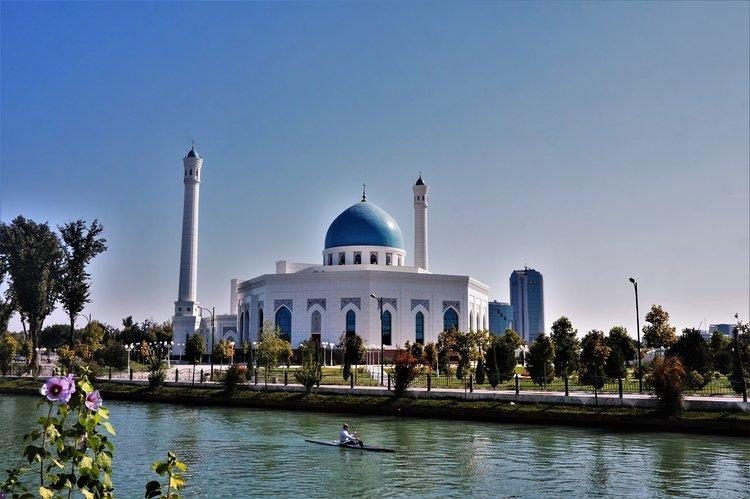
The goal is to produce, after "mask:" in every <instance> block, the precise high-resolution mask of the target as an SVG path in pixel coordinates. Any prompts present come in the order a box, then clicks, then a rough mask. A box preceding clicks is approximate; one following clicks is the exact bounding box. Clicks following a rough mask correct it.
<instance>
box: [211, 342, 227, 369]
mask: <svg viewBox="0 0 750 499" xmlns="http://www.w3.org/2000/svg"><path fill="white" fill-rule="evenodd" d="M229 352H230V347H229V342H228V341H226V340H219V341H217V342H216V343H214V349H213V351H212V352H211V355H213V358H214V363H216V361H217V360H218V361H219V365H220V366H221V367H224V361H225V360H227V359H228V358H229Z"/></svg>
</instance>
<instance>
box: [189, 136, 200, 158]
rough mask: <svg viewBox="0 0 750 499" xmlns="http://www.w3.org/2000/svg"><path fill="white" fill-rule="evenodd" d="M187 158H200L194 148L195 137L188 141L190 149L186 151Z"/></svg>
mask: <svg viewBox="0 0 750 499" xmlns="http://www.w3.org/2000/svg"><path fill="white" fill-rule="evenodd" d="M187 157H188V158H200V156H199V155H198V151H196V150H195V139H192V140H191V141H190V150H189V151H188V153H187Z"/></svg>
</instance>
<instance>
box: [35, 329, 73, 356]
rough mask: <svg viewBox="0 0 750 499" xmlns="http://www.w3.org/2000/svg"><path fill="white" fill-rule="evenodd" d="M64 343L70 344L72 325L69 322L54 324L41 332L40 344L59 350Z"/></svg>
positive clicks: (43, 346)
mask: <svg viewBox="0 0 750 499" xmlns="http://www.w3.org/2000/svg"><path fill="white" fill-rule="evenodd" d="M63 345H70V326H69V325H68V324H52V325H50V326H47V327H45V328H44V329H42V331H41V332H40V333H39V346H40V347H42V348H48V349H53V348H54V349H55V350H57V349H58V348H60V347H61V346H63Z"/></svg>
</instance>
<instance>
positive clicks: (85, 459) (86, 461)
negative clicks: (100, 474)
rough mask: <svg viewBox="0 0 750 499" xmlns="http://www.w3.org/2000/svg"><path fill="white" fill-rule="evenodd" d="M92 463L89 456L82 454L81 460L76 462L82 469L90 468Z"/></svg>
mask: <svg viewBox="0 0 750 499" xmlns="http://www.w3.org/2000/svg"><path fill="white" fill-rule="evenodd" d="M93 464H94V461H93V460H92V459H91V458H90V457H89V456H83V457H82V458H81V462H80V463H78V466H79V467H80V468H81V469H82V470H83V469H86V468H91V466H92V465H93Z"/></svg>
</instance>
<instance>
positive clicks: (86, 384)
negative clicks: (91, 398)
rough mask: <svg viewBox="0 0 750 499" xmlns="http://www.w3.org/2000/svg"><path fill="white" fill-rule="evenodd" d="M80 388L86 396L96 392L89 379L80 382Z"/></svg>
mask: <svg viewBox="0 0 750 499" xmlns="http://www.w3.org/2000/svg"><path fill="white" fill-rule="evenodd" d="M78 386H79V387H80V388H81V390H83V392H84V393H85V394H87V395H88V394H89V393H91V392H93V391H94V387H93V386H92V385H91V383H90V382H89V380H87V379H82V380H80V381H79V382H78Z"/></svg>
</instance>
